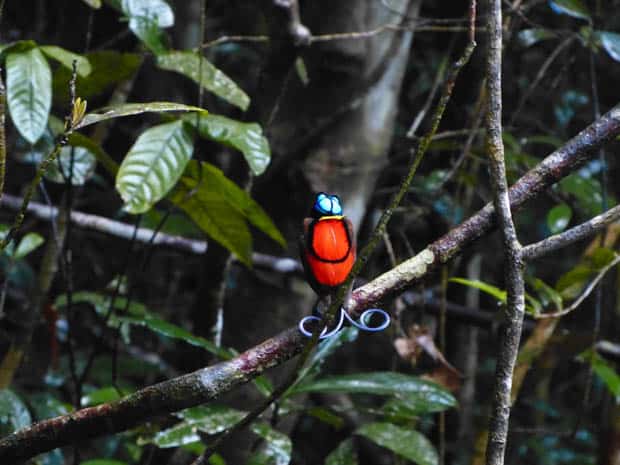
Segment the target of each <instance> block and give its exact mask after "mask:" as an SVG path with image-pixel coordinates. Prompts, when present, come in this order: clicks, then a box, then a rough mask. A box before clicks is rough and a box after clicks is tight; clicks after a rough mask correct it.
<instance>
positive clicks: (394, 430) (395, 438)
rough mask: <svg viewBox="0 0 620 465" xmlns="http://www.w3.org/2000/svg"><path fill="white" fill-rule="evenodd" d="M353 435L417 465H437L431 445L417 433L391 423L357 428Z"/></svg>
mask: <svg viewBox="0 0 620 465" xmlns="http://www.w3.org/2000/svg"><path fill="white" fill-rule="evenodd" d="M355 434H359V435H361V436H364V437H365V438H367V439H370V440H371V441H372V442H374V443H375V444H378V445H380V446H382V447H385V448H386V449H389V450H391V451H392V452H395V453H396V454H398V455H400V456H401V457H404V458H406V459H408V460H411V461H412V462H415V463H417V464H418V465H437V464H438V463H439V459H438V456H437V451H436V450H435V448H434V447H433V444H432V443H431V442H430V441H429V440H428V439H426V438H425V437H424V436H422V435H421V434H420V433H418V432H417V431H414V430H412V429H410V428H401V427H399V426H396V425H394V424H392V423H370V424H367V425H364V426H362V427H361V428H358V429H357V431H355Z"/></svg>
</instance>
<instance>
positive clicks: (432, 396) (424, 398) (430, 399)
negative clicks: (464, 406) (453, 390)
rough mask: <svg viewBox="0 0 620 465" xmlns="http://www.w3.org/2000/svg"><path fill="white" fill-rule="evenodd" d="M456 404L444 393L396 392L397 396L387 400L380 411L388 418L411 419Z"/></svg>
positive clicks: (454, 400)
mask: <svg viewBox="0 0 620 465" xmlns="http://www.w3.org/2000/svg"><path fill="white" fill-rule="evenodd" d="M454 406H456V399H454V397H449V396H446V395H445V393H441V394H440V395H436V393H433V392H430V393H428V392H415V393H409V394H398V397H396V398H394V399H390V400H388V401H387V402H386V403H385V404H384V405H383V406H382V407H381V411H382V412H383V413H384V414H385V415H386V417H387V418H389V419H390V420H392V419H396V420H398V419H405V420H412V419H414V418H417V417H419V416H420V415H423V414H427V413H436V412H443V411H444V410H447V409H449V408H451V407H454Z"/></svg>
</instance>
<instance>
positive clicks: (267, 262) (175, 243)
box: [0, 194, 302, 273]
mask: <svg viewBox="0 0 620 465" xmlns="http://www.w3.org/2000/svg"><path fill="white" fill-rule="evenodd" d="M22 202H23V199H21V198H19V197H16V196H13V195H8V194H7V195H5V196H3V197H2V199H0V205H2V206H6V207H9V208H11V209H13V210H18V209H19V208H20V207H21V205H22ZM26 211H27V212H29V213H32V214H33V215H34V216H36V217H37V218H39V219H41V220H45V221H53V220H54V219H55V218H56V217H57V216H58V209H57V208H56V207H52V206H48V205H45V204H42V203H39V202H32V201H31V202H30V203H28V207H27V208H26ZM71 222H72V223H73V224H75V225H76V226H79V227H81V228H86V229H92V230H94V231H99V232H102V233H105V234H110V235H111V236H116V237H120V238H122V239H127V240H131V238H132V237H133V235H134V229H135V228H134V226H133V225H130V224H127V223H123V222H122V221H114V220H111V219H109V218H105V217H102V216H97V215H91V214H89V213H82V212H79V211H74V210H72V211H71ZM154 233H155V231H153V230H152V229H149V228H138V231H137V232H136V241H138V242H143V243H149V242H150V243H152V244H154V245H163V246H166V247H171V248H174V249H177V250H182V251H185V252H191V253H195V254H198V255H200V254H202V253H204V252H205V251H206V250H207V247H208V243H207V241H203V240H199V239H189V238H187V237H183V236H174V235H172V234H166V233H163V232H161V231H158V232H157V234H156V235H155V237H154V238H153V234H154ZM151 240H152V242H151ZM252 263H253V264H254V265H256V266H260V267H264V268H270V269H272V270H274V271H277V272H280V273H301V271H302V267H301V264H300V263H299V262H298V261H297V260H295V259H292V258H289V257H276V256H273V255H267V254H263V253H258V252H254V253H253V254H252Z"/></svg>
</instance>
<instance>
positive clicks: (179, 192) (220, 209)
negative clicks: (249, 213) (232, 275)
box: [169, 180, 252, 267]
mask: <svg viewBox="0 0 620 465" xmlns="http://www.w3.org/2000/svg"><path fill="white" fill-rule="evenodd" d="M169 199H170V201H171V202H172V203H174V204H175V205H176V206H178V207H179V208H181V210H183V211H184V212H185V213H186V214H187V215H188V216H189V217H190V218H191V219H192V221H193V222H194V223H196V225H197V226H198V227H199V228H200V229H201V230H202V231H204V232H205V233H206V234H207V235H208V236H209V237H210V238H211V239H213V240H214V241H216V242H218V243H219V244H221V245H222V246H223V247H225V248H226V249H228V250H230V251H231V252H232V253H234V254H235V255H236V257H237V258H238V259H239V260H241V262H243V263H244V264H245V265H246V266H248V267H251V266H252V261H251V258H252V257H251V255H252V236H251V234H250V230H249V229H248V226H247V224H246V222H245V219H244V218H243V216H242V215H241V214H240V213H239V212H237V211H236V210H234V209H233V208H231V206H230V204H229V203H228V201H227V200H226V198H225V197H224V196H223V195H222V194H221V193H220V192H217V191H215V190H214V189H213V188H210V187H209V186H208V185H207V184H206V183H201V185H200V187H199V188H198V189H196V190H194V189H192V188H191V187H188V186H187V185H185V183H184V182H183V180H181V182H180V183H179V184H178V185H177V187H176V188H175V190H174V191H173V192H172V194H171V195H170V196H169Z"/></svg>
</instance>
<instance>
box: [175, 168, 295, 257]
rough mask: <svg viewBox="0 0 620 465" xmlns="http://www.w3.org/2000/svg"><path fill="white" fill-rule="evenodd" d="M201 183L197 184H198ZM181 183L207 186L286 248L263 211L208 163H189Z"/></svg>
mask: <svg viewBox="0 0 620 465" xmlns="http://www.w3.org/2000/svg"><path fill="white" fill-rule="evenodd" d="M200 181H202V183H200V184H199V182H200ZM183 182H184V183H185V184H186V185H187V186H191V187H192V188H196V187H198V188H201V187H203V186H205V185H209V186H210V187H209V188H210V189H215V190H217V191H218V192H219V193H220V194H221V195H222V196H223V197H224V198H225V199H226V201H227V202H228V203H229V205H230V207H231V208H233V209H234V210H236V211H237V212H239V213H240V214H241V215H242V216H243V217H244V218H245V219H246V220H248V221H249V222H250V223H251V224H252V225H253V226H254V227H256V228H257V229H258V230H260V231H262V232H263V233H265V234H266V235H267V236H269V237H270V238H271V239H273V240H274V241H275V242H277V243H278V244H280V245H281V246H282V247H286V239H284V237H283V236H282V234H281V233H280V231H279V230H278V228H277V227H276V225H275V224H274V223H273V221H271V218H269V215H267V213H265V210H263V209H262V207H261V206H260V205H259V204H257V203H256V202H255V201H254V199H252V197H250V195H249V194H248V193H247V192H246V191H245V190H243V189H241V188H240V187H239V186H237V184H235V183H234V182H233V181H231V180H230V179H228V178H227V177H226V176H225V175H224V173H223V172H222V170H220V169H219V168H217V167H216V166H213V165H211V164H210V163H206V162H203V163H200V164H199V163H198V162H196V161H194V162H190V163H189V165H188V169H187V171H186V173H185V175H184V176H183Z"/></svg>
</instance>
